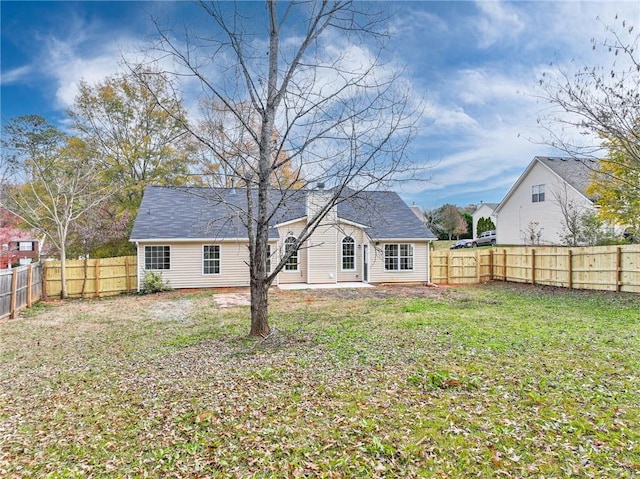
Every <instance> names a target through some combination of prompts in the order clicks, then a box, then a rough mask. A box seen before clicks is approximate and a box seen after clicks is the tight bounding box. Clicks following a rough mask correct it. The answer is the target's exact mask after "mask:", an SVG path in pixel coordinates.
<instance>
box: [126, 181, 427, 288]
mask: <svg viewBox="0 0 640 479" xmlns="http://www.w3.org/2000/svg"><path fill="white" fill-rule="evenodd" d="M351 193H353V192H351ZM251 194H252V196H251V200H252V201H253V200H254V199H255V200H257V198H255V192H254V191H252V192H251ZM270 195H271V198H272V201H271V204H272V209H271V210H270V212H271V217H272V221H271V222H270V226H271V227H270V229H269V249H268V254H269V255H270V259H269V261H268V263H267V268H268V269H269V268H270V265H271V264H272V263H273V264H275V263H276V262H277V261H279V259H280V258H281V256H282V255H283V254H284V252H285V251H288V249H289V248H292V247H293V245H294V244H295V241H296V238H297V237H298V235H299V234H300V232H301V231H302V230H303V228H305V226H306V225H307V223H308V221H309V220H310V219H311V218H312V217H313V216H314V213H315V212H316V211H317V209H318V208H324V207H325V206H326V205H327V204H328V203H327V200H328V198H329V197H330V196H331V193H330V192H329V191H325V190H296V191H293V192H291V191H289V192H284V193H283V192H280V191H278V190H272V191H271V192H270ZM247 205H248V197H247V191H246V190H242V189H233V188H166V187H156V186H153V187H148V188H147V189H146V190H145V194H144V197H143V200H142V204H141V206H140V210H139V212H138V216H137V218H136V222H135V225H134V228H133V231H132V234H131V241H132V242H135V244H136V246H137V254H138V265H139V271H138V276H139V278H138V279H139V280H140V279H142V278H143V277H144V274H145V273H146V272H148V271H155V272H160V273H161V274H162V276H163V278H164V279H165V280H167V281H169V283H170V284H171V286H173V287H174V288H205V287H221V286H248V285H249V268H248V263H249V251H248V233H247V231H248V228H247V221H249V220H248V219H247V215H246V212H247V210H248V208H247ZM435 239H436V238H435V236H434V235H433V234H432V233H431V231H429V229H427V228H426V227H425V226H424V225H423V224H422V222H421V221H420V220H419V219H418V218H417V217H416V216H415V215H414V213H413V212H412V211H411V209H410V208H409V207H408V206H407V205H406V204H405V203H404V202H403V201H402V199H401V198H400V197H399V196H398V195H397V194H396V193H394V192H390V191H366V192H360V193H357V194H348V195H345V197H344V198H342V199H341V200H340V201H339V202H338V203H337V205H336V206H333V207H332V208H330V209H329V211H328V212H327V215H326V216H325V217H324V220H323V221H322V222H321V223H320V224H319V226H318V227H317V228H316V230H315V231H314V233H313V234H312V236H311V237H310V238H309V239H308V240H307V241H306V242H305V243H304V244H302V245H301V247H300V249H299V250H298V251H297V253H295V254H294V255H293V256H291V258H289V260H288V261H287V264H286V266H285V267H284V269H283V270H282V271H281V272H280V273H279V274H278V276H277V280H276V282H275V284H286V283H307V284H332V283H340V282H372V283H393V282H428V281H429V243H430V242H431V241H433V240H435ZM139 284H140V281H139Z"/></svg>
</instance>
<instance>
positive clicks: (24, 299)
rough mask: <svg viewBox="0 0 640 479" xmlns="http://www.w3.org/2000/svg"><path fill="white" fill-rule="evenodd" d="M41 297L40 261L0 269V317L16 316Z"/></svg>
mask: <svg viewBox="0 0 640 479" xmlns="http://www.w3.org/2000/svg"><path fill="white" fill-rule="evenodd" d="M41 297H42V263H33V264H29V265H27V266H20V267H18V268H13V269H8V270H2V271H0V319H2V318H6V317H7V316H8V317H9V318H11V319H13V318H15V317H16V314H17V313H18V311H20V310H21V309H24V308H30V307H31V305H32V304H33V303H34V302H36V301H38V300H39V299H40V298H41Z"/></svg>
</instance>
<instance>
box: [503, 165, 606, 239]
mask: <svg viewBox="0 0 640 479" xmlns="http://www.w3.org/2000/svg"><path fill="white" fill-rule="evenodd" d="M542 184H543V185H545V200H544V201H543V202H538V203H534V202H532V198H531V196H532V187H533V186H534V185H542ZM565 192H566V193H565ZM565 194H566V195H567V198H568V199H569V201H575V202H576V204H577V205H579V207H580V208H582V209H584V210H585V211H587V210H593V209H594V206H593V204H592V203H591V201H589V200H588V199H587V198H585V197H584V195H582V194H581V193H579V192H578V191H576V190H575V189H574V188H572V187H571V186H569V185H568V184H566V183H565V182H564V181H563V180H562V179H560V178H559V177H558V176H557V175H556V174H555V173H553V172H552V171H551V170H550V169H549V168H547V167H546V166H544V165H542V164H540V163H536V164H534V165H533V167H532V168H531V170H530V171H529V173H528V174H527V176H526V177H525V178H524V179H523V180H522V182H521V183H520V184H519V185H518V186H517V188H516V190H515V191H513V193H512V194H511V196H510V197H509V198H508V199H507V200H506V201H503V203H502V205H501V206H500V210H499V211H498V221H499V224H498V229H497V242H498V244H500V245H522V244H530V240H529V239H528V238H527V237H526V231H527V227H528V225H529V223H530V222H537V223H538V225H537V226H536V228H537V229H538V230H541V237H540V244H545V245H553V244H560V243H561V235H562V232H563V216H562V212H561V210H560V206H559V201H558V197H561V196H562V195H565Z"/></svg>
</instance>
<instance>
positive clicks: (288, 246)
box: [284, 236, 298, 271]
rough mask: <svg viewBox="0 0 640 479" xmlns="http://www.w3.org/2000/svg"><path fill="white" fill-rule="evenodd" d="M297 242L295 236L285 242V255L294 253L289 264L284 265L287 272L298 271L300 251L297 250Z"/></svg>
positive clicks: (288, 260) (288, 261)
mask: <svg viewBox="0 0 640 479" xmlns="http://www.w3.org/2000/svg"><path fill="white" fill-rule="evenodd" d="M297 242H298V240H296V239H295V238H294V237H293V236H289V237H288V238H287V239H286V240H285V241H284V254H285V255H287V254H289V252H290V251H292V250H293V251H294V252H293V253H292V254H291V256H290V257H289V259H287V263H286V264H285V265H284V270H285V271H298V251H297V249H296V243H297Z"/></svg>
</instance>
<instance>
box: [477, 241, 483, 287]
mask: <svg viewBox="0 0 640 479" xmlns="http://www.w3.org/2000/svg"><path fill="white" fill-rule="evenodd" d="M480 269H481V265H480V250H479V249H478V250H476V282H477V283H478V284H480V281H481V279H482V271H480Z"/></svg>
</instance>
